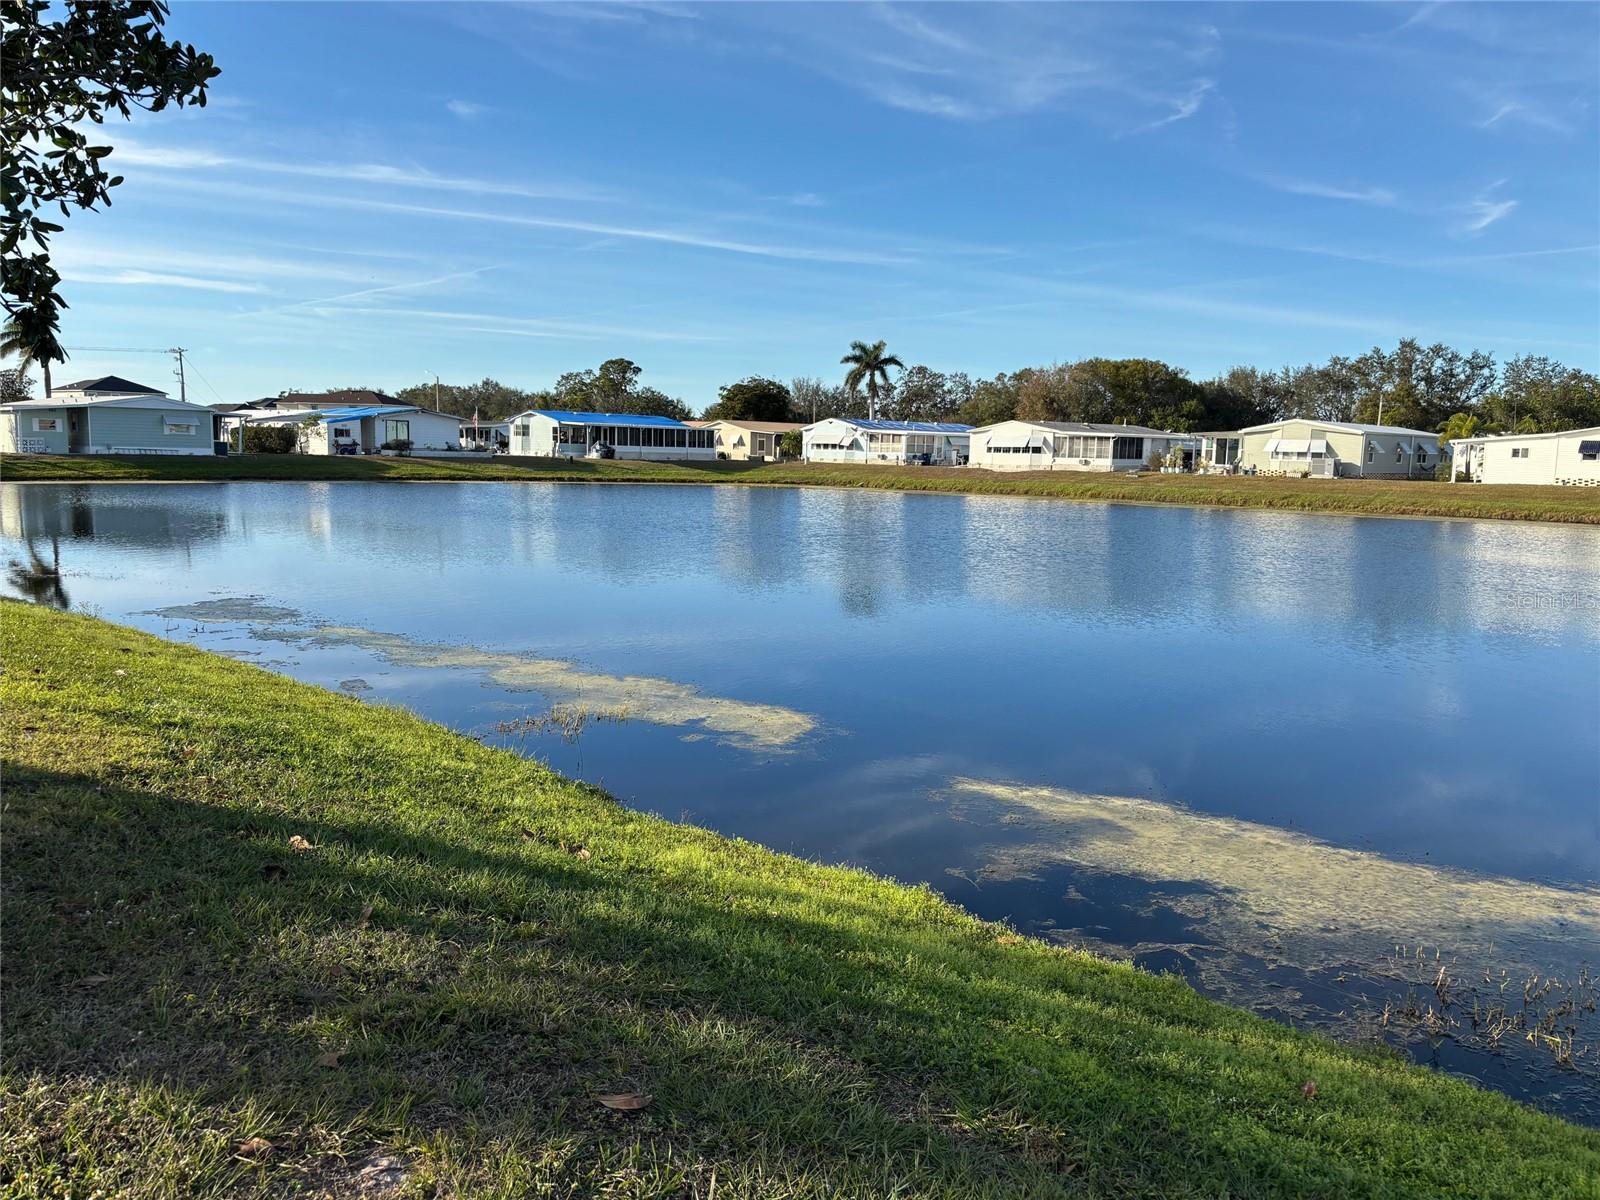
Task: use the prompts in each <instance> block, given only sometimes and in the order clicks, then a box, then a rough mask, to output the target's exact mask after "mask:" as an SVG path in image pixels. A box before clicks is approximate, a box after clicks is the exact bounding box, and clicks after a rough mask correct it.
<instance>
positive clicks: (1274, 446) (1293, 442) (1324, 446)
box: [1267, 438, 1328, 454]
mask: <svg viewBox="0 0 1600 1200" xmlns="http://www.w3.org/2000/svg"><path fill="white" fill-rule="evenodd" d="M1327 452H1328V440H1327V439H1326V438H1273V439H1272V440H1271V441H1270V442H1268V443H1267V453H1268V454H1326V453H1327Z"/></svg>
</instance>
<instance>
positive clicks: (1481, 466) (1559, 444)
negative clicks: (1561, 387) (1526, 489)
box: [1450, 425, 1600, 487]
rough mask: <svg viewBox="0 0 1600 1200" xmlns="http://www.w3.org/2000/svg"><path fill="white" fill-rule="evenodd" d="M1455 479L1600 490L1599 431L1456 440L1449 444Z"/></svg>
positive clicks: (1594, 429)
mask: <svg viewBox="0 0 1600 1200" xmlns="http://www.w3.org/2000/svg"><path fill="white" fill-rule="evenodd" d="M1450 478H1451V480H1452V481H1454V480H1458V479H1468V480H1471V481H1472V482H1474V483H1556V484H1565V485H1567V486H1575V487H1596V486H1600V425H1596V426H1593V427H1591V428H1589V429H1567V430H1563V431H1562V432H1560V433H1503V434H1495V435H1487V436H1484V437H1472V438H1457V439H1456V440H1455V441H1453V442H1451V443H1450Z"/></svg>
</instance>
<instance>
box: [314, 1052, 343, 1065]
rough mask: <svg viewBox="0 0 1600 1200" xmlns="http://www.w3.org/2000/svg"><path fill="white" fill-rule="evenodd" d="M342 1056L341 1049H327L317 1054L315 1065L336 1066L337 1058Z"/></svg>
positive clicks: (337, 1063)
mask: <svg viewBox="0 0 1600 1200" xmlns="http://www.w3.org/2000/svg"><path fill="white" fill-rule="evenodd" d="M343 1057H344V1051H343V1050H329V1051H328V1052H327V1053H326V1054H319V1055H318V1056H317V1066H319V1067H337V1066H338V1065H339V1060H340V1059H341V1058H343Z"/></svg>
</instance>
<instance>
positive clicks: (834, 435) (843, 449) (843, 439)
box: [800, 417, 972, 466]
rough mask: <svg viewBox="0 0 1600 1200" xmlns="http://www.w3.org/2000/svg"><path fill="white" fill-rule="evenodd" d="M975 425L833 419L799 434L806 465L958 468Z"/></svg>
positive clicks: (819, 422)
mask: <svg viewBox="0 0 1600 1200" xmlns="http://www.w3.org/2000/svg"><path fill="white" fill-rule="evenodd" d="M971 433H972V426H970V425H954V424H950V423H947V422H944V421H872V420H866V419H858V418H855V417H829V418H827V419H826V420H823V421H818V422H817V423H816V424H815V425H807V426H806V427H805V428H804V429H802V430H801V431H800V437H801V442H802V445H803V446H804V454H805V460H806V461H807V462H842V463H920V464H922V465H924V466H928V465H939V466H960V465H962V464H963V463H965V462H966V461H967V451H968V448H969V446H970V442H971Z"/></svg>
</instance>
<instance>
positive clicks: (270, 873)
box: [261, 863, 289, 883]
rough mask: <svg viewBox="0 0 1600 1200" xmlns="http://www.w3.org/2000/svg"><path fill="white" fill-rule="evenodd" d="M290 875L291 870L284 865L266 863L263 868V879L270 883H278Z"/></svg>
mask: <svg viewBox="0 0 1600 1200" xmlns="http://www.w3.org/2000/svg"><path fill="white" fill-rule="evenodd" d="M288 874H289V868H287V867H285V866H284V865H283V864H282V863H266V864H264V865H263V866H262V868H261V878H263V879H265V880H266V881H267V882H268V883H277V882H278V880H280V879H282V878H284V877H285V876H286V875H288Z"/></svg>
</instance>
